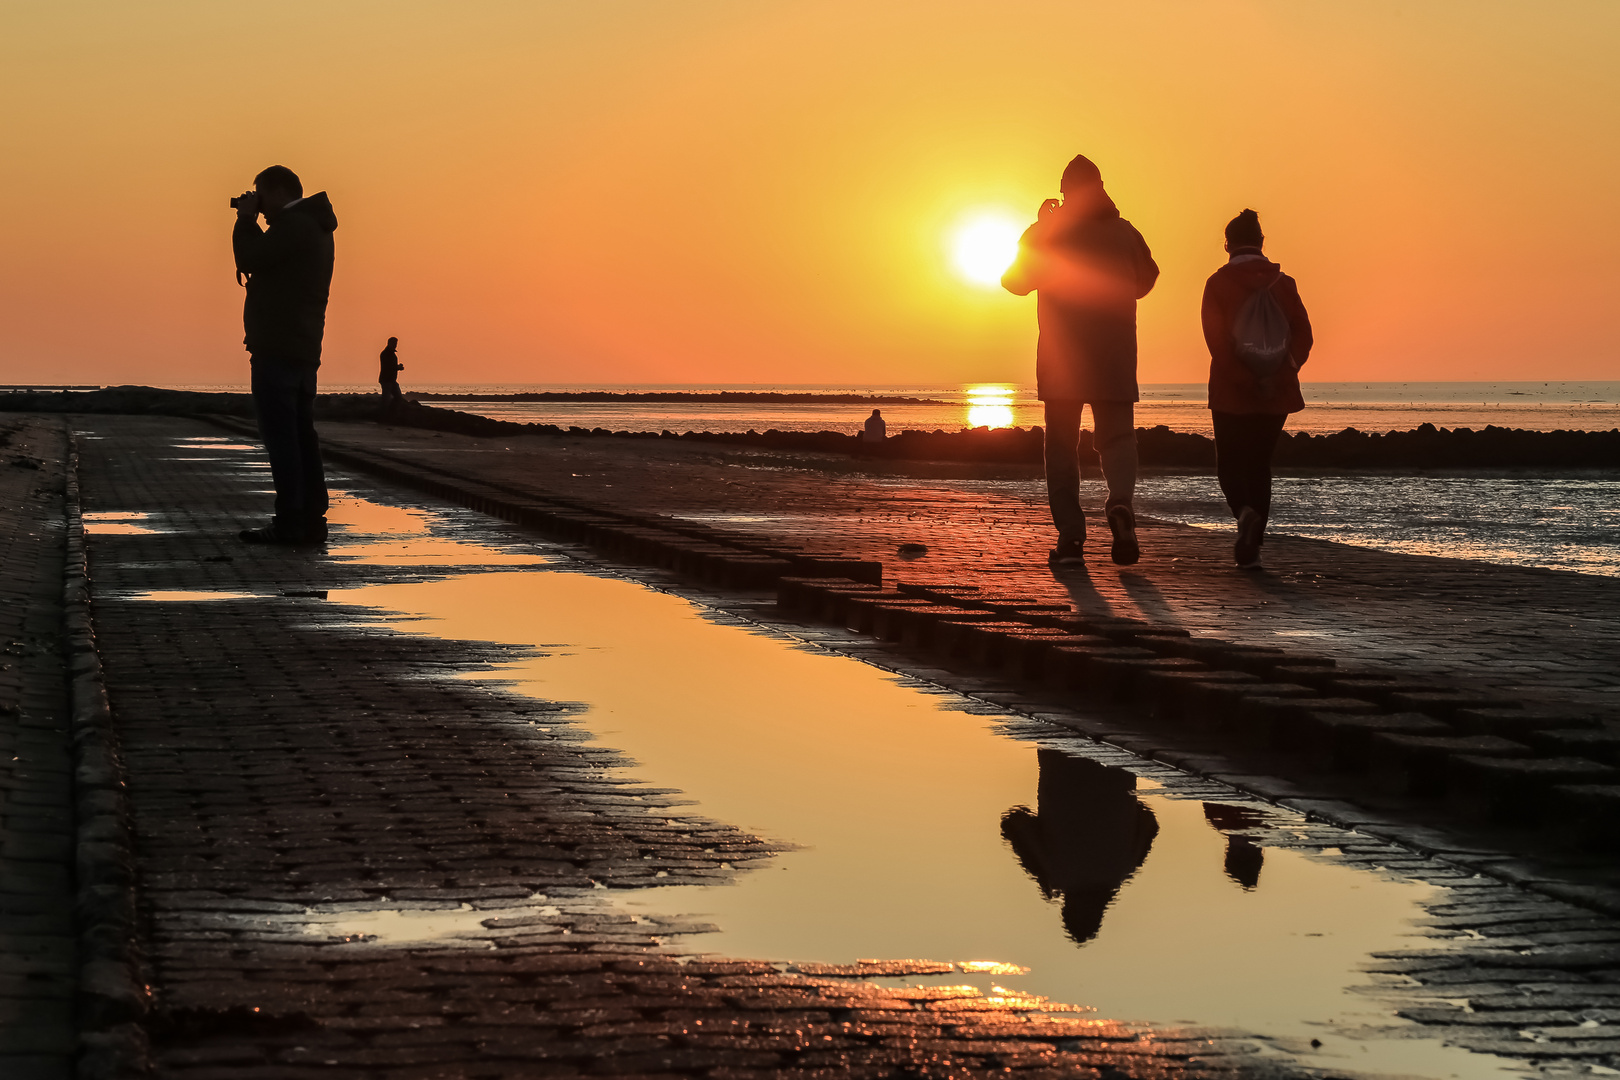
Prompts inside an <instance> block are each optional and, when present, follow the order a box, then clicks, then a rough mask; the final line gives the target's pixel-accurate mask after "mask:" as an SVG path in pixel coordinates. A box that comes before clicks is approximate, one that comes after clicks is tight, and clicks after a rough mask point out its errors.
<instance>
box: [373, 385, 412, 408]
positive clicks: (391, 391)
mask: <svg viewBox="0 0 1620 1080" xmlns="http://www.w3.org/2000/svg"><path fill="white" fill-rule="evenodd" d="M377 385H378V386H381V387H382V396H383V404H384V405H392V404H393V403H394V402H396V401H404V400H405V395H404V394H402V393H400V390H399V380H398V379H378V380H377Z"/></svg>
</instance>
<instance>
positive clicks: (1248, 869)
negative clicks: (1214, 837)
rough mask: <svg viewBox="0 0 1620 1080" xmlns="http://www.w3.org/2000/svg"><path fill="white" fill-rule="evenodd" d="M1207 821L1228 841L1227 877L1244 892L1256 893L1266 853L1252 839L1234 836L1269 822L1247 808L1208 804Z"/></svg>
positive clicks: (1205, 815) (1206, 806) (1206, 804)
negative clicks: (1243, 830) (1251, 891)
mask: <svg viewBox="0 0 1620 1080" xmlns="http://www.w3.org/2000/svg"><path fill="white" fill-rule="evenodd" d="M1204 820H1205V821H1207V822H1209V823H1210V825H1211V826H1212V827H1213V828H1214V829H1215V831H1216V832H1219V833H1221V834H1223V835H1224V836H1225V837H1226V876H1227V877H1229V878H1231V879H1232V880H1233V881H1235V882H1237V883H1238V884H1239V885H1241V886H1243V888H1244V889H1252V888H1254V887H1255V886H1256V885H1258V884H1260V867H1261V866H1262V865H1263V864H1264V863H1265V859H1266V856H1265V852H1264V851H1263V850H1261V847H1260V845H1259V844H1257V843H1255V842H1254V841H1253V840H1250V839H1249V838H1248V837H1246V836H1234V835H1232V834H1233V833H1234V832H1236V831H1238V830H1242V829H1252V828H1255V827H1256V826H1259V825H1263V824H1265V820H1266V819H1265V818H1264V817H1263V816H1262V815H1261V814H1260V813H1259V812H1258V811H1255V810H1250V809H1247V808H1246V807H1242V806H1228V805H1226V804H1225V803H1211V802H1207V803H1205V804H1204Z"/></svg>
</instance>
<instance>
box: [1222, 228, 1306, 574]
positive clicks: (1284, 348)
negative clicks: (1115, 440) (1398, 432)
mask: <svg viewBox="0 0 1620 1080" xmlns="http://www.w3.org/2000/svg"><path fill="white" fill-rule="evenodd" d="M1265 242H1266V238H1265V235H1264V234H1263V233H1262V232H1261V231H1260V215H1259V214H1257V213H1255V212H1254V211H1253V210H1245V211H1243V213H1241V214H1239V215H1238V216H1237V217H1235V218H1233V219H1232V220H1231V221H1229V222H1228V223H1227V225H1226V250H1227V252H1228V253H1229V258H1228V259H1227V261H1226V265H1225V266H1223V267H1221V268H1220V269H1219V270H1217V271H1215V273H1213V274H1211V275H1210V277H1209V281H1208V282H1206V283H1205V285H1204V308H1203V321H1204V341H1205V342H1206V343H1207V344H1208V345H1209V358H1210V359H1209V408H1210V415H1211V417H1212V419H1213V420H1214V422H1215V457H1216V462H1217V464H1216V470H1217V473H1218V475H1219V478H1220V483H1221V492H1222V494H1224V495H1225V496H1226V504H1227V505H1228V506H1229V507H1231V508H1232V516H1233V517H1235V518H1237V531H1238V535H1237V543H1236V545H1235V546H1234V547H1233V549H1232V555H1233V558H1235V559H1236V560H1237V564H1238V566H1240V567H1242V568H1243V569H1245V570H1258V569H1259V568H1260V545H1261V544H1263V543H1264V542H1265V538H1266V520H1267V518H1268V517H1269V516H1270V514H1271V455H1272V453H1273V452H1274V451H1275V449H1276V446H1277V437H1278V436H1279V435H1281V434H1282V429H1283V424H1285V423H1286V422H1287V420H1288V414H1289V413H1295V412H1299V411H1300V410H1301V409H1303V408H1304V407H1305V399H1304V397H1303V396H1302V395H1301V394H1300V391H1299V369H1300V367H1301V366H1302V365H1303V364H1304V363H1305V361H1306V359H1307V358H1309V357H1310V355H1311V320H1310V317H1309V316H1308V315H1306V313H1305V304H1304V303H1303V302H1302V301H1301V300H1300V298H1299V286H1298V285H1296V284H1295V282H1294V279H1293V278H1291V277H1289V276H1288V275H1287V274H1285V273H1283V272H1282V267H1280V266H1278V265H1277V264H1276V263H1274V262H1272V261H1270V260H1269V259H1267V258H1266V257H1265V255H1264V254H1262V250H1261V249H1262V248H1264V247H1265Z"/></svg>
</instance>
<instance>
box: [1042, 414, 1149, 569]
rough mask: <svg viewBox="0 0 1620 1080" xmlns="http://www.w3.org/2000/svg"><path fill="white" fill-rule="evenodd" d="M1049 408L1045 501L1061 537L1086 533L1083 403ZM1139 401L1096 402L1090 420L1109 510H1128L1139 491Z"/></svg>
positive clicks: (1079, 535) (1047, 418)
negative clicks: (1082, 473) (1082, 505)
mask: <svg viewBox="0 0 1620 1080" xmlns="http://www.w3.org/2000/svg"><path fill="white" fill-rule="evenodd" d="M1045 406H1046V443H1045V453H1046V502H1047V505H1048V506H1050V507H1051V509H1052V524H1054V525H1056V526H1057V530H1058V535H1059V536H1060V537H1081V536H1085V535H1086V516H1085V514H1084V513H1083V512H1082V511H1081V509H1080V414H1081V410H1082V409H1084V408H1085V402H1081V401H1048V402H1045ZM1135 415H1136V403H1135V402H1131V401H1093V402H1092V403H1091V422H1092V425H1093V426H1094V427H1095V428H1096V434H1095V436H1094V439H1095V444H1096V447H1097V454H1098V456H1099V457H1101V458H1102V471H1103V479H1104V480H1106V481H1107V482H1108V506H1117V505H1123V506H1129V505H1131V499H1132V496H1133V495H1134V494H1135V492H1136V421H1135Z"/></svg>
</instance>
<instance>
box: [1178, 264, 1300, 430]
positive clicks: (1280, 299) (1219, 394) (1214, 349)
mask: <svg viewBox="0 0 1620 1080" xmlns="http://www.w3.org/2000/svg"><path fill="white" fill-rule="evenodd" d="M1267 287H1270V289H1271V291H1272V295H1273V296H1275V297H1276V298H1277V306H1278V307H1280V308H1282V311H1283V315H1285V316H1286V317H1287V319H1288V355H1289V356H1290V357H1291V358H1292V359H1293V361H1294V366H1293V368H1291V369H1290V368H1288V367H1287V366H1284V367H1283V368H1282V369H1281V370H1280V371H1278V372H1277V373H1276V374H1275V375H1273V376H1271V378H1270V379H1268V380H1267V382H1268V383H1269V384H1270V385H1269V386H1262V385H1261V381H1260V379H1259V378H1258V377H1257V376H1256V375H1255V374H1254V372H1252V371H1250V370H1249V368H1248V367H1246V366H1245V365H1244V364H1243V362H1242V361H1241V360H1239V359H1238V358H1237V356H1236V354H1235V350H1234V346H1233V342H1232V325H1233V323H1235V322H1236V321H1237V316H1238V312H1239V311H1240V310H1241V309H1242V307H1243V304H1244V301H1246V300H1248V299H1249V297H1251V296H1253V295H1254V294H1255V293H1256V292H1257V291H1258V290H1260V289H1263V288H1267ZM1204 341H1205V342H1206V343H1207V344H1208V345H1209V407H1210V408H1211V409H1213V410H1215V411H1216V412H1229V413H1293V412H1299V410H1301V409H1303V408H1304V407H1305V399H1304V398H1303V397H1302V396H1301V395H1300V392H1299V368H1300V367H1301V366H1302V365H1303V364H1304V363H1305V361H1306V359H1308V358H1309V357H1310V355H1311V320H1310V316H1308V315H1306V314H1305V304H1304V303H1303V302H1302V301H1301V300H1300V298H1299V286H1298V285H1296V284H1295V283H1294V279H1293V278H1291V277H1289V276H1288V275H1287V274H1285V273H1283V272H1282V267H1280V266H1278V265H1277V264H1276V263H1274V262H1271V261H1270V260H1268V259H1266V257H1265V256H1263V255H1260V254H1259V253H1258V252H1256V251H1254V250H1253V249H1239V250H1238V251H1237V252H1235V253H1234V254H1233V256H1232V261H1230V262H1228V263H1227V264H1226V265H1225V266H1223V267H1221V268H1220V269H1219V270H1217V271H1215V272H1214V273H1213V274H1211V275H1210V276H1209V280H1208V281H1207V282H1205V283H1204Z"/></svg>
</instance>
